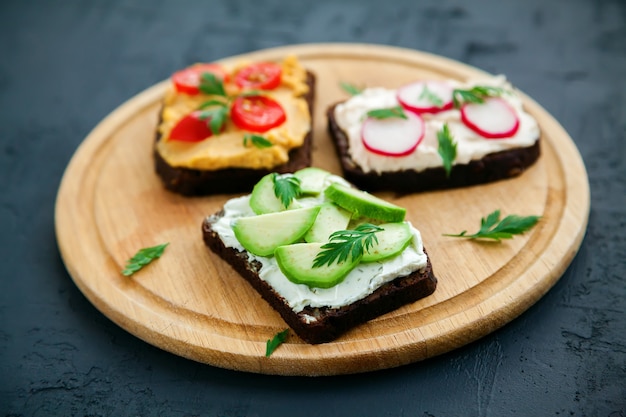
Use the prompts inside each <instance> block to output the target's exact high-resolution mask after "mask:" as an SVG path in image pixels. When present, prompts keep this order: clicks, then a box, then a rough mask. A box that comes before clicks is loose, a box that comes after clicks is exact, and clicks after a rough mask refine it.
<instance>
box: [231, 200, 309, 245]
mask: <svg viewBox="0 0 626 417" xmlns="http://www.w3.org/2000/svg"><path fill="white" fill-rule="evenodd" d="M319 211H320V207H319V206H313V207H306V208H298V209H293V210H285V211H280V212H277V213H267V214H260V215H258V216H250V217H240V218H238V219H235V220H234V221H233V223H232V228H233V232H234V233H235V237H236V238H237V240H238V241H239V242H240V243H241V245H242V246H243V247H244V248H245V249H246V250H247V251H248V252H250V253H253V254H254V255H257V256H271V255H273V254H274V250H275V249H276V248H277V247H279V246H282V245H288V244H290V243H294V242H297V241H299V240H300V239H302V237H303V236H304V234H305V233H306V232H307V230H309V229H310V228H311V226H312V225H313V223H314V222H315V219H316V217H317V215H318V213H319Z"/></svg>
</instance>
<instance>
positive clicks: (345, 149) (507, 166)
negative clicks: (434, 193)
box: [326, 103, 540, 194]
mask: <svg viewBox="0 0 626 417" xmlns="http://www.w3.org/2000/svg"><path fill="white" fill-rule="evenodd" d="M339 104H340V103H335V104H333V105H331V106H330V107H329V108H328V110H327V112H326V116H327V120H328V133H329V134H330V137H331V139H332V142H333V144H334V147H335V150H336V152H337V155H338V157H339V161H340V164H341V168H342V170H343V174H344V177H345V178H346V180H348V181H350V182H351V183H353V184H355V185H356V186H358V187H359V188H362V189H364V190H368V191H394V192H397V193H401V194H405V193H414V192H422V191H431V190H442V189H450V188H458V187H466V186H471V185H477V184H484V183H488V182H493V181H498V180H502V179H506V178H512V177H515V176H518V175H520V174H521V173H523V172H524V171H525V170H526V169H527V168H528V167H530V166H531V165H532V164H534V163H535V162H536V161H537V159H538V158H539V155H540V141H539V140H537V141H535V142H534V144H533V145H531V146H528V147H520V148H514V149H509V150H503V151H499V152H493V153H490V154H487V155H485V156H484V157H482V158H480V159H475V160H471V161H469V162H468V163H466V164H455V165H454V167H453V169H452V170H451V172H450V175H449V176H448V175H447V174H446V171H445V169H444V168H443V166H441V167H433V168H426V169H424V170H421V171H416V170H411V169H403V170H397V171H383V172H376V171H368V172H366V171H364V170H363V169H362V168H361V167H360V166H359V165H358V164H357V163H356V162H355V161H354V160H353V159H352V157H351V155H350V144H349V140H348V137H347V135H346V132H345V131H344V130H342V128H341V127H340V126H339V124H338V122H337V119H336V117H335V107H336V106H337V105H339Z"/></svg>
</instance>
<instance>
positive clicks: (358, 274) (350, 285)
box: [212, 177, 427, 321]
mask: <svg viewBox="0 0 626 417" xmlns="http://www.w3.org/2000/svg"><path fill="white" fill-rule="evenodd" d="M337 178H339V177H337ZM322 199H323V196H320V197H318V198H310V199H303V200H300V202H301V204H303V205H308V204H319V203H320V202H322V201H323V200H322ZM249 201H250V196H249V195H248V196H243V197H238V198H234V199H231V200H229V201H228V202H226V204H225V205H224V215H223V217H222V218H220V219H219V220H218V221H217V222H215V223H214V224H213V226H212V227H213V230H214V231H215V232H217V233H218V235H219V236H220V238H221V239H222V242H224V245H225V246H226V247H229V248H234V249H237V250H239V251H244V248H243V246H242V245H241V244H240V243H239V241H238V240H237V238H236V237H235V234H234V232H233V229H232V227H231V222H232V221H233V220H234V219H236V218H238V217H246V216H253V215H254V212H253V211H252V209H251V208H250V204H249ZM409 225H410V224H409ZM410 226H411V225H410ZM411 230H412V233H413V240H412V242H411V244H410V245H409V246H408V247H407V248H406V249H405V250H404V252H402V253H401V254H400V255H398V256H396V257H394V258H391V259H388V260H385V261H380V262H369V263H361V264H359V265H358V266H357V267H356V268H355V269H353V270H352V271H351V272H350V273H349V274H348V276H346V278H345V279H344V280H343V281H342V282H341V283H339V284H337V285H335V286H334V287H332V288H312V287H309V286H307V285H303V284H295V283H293V282H291V281H289V279H287V277H286V276H285V275H284V274H283V273H282V272H281V270H280V268H279V267H278V263H277V262H276V259H275V258H274V257H261V256H255V255H253V254H251V253H249V252H248V259H249V260H250V261H252V260H256V261H258V262H260V263H261V265H262V266H261V269H260V271H259V276H260V278H261V279H262V280H264V281H265V282H267V283H268V284H269V285H271V286H272V288H273V289H274V290H275V291H276V292H277V293H278V294H280V296H281V297H283V298H284V299H285V301H286V302H287V303H288V304H289V306H290V307H291V309H292V310H293V311H294V312H296V313H299V312H300V311H302V310H303V309H304V308H305V307H307V306H311V307H331V308H337V307H342V306H346V305H349V304H352V303H353V302H355V301H358V300H360V299H362V298H364V297H366V296H368V295H369V294H371V293H372V292H374V291H375V290H376V289H377V288H379V287H380V286H382V285H383V284H385V283H387V282H389V281H392V280H393V279H394V278H396V277H400V276H406V275H409V274H410V273H411V272H414V271H416V270H420V269H422V268H424V267H425V266H426V263H427V256H426V254H425V253H424V249H423V244H422V238H421V235H420V232H419V231H418V230H417V229H415V228H414V227H413V226H411ZM309 320H310V321H314V320H315V318H314V317H309Z"/></svg>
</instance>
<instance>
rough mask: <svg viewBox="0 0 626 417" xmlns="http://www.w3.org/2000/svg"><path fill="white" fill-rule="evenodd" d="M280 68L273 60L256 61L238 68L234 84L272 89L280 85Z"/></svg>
mask: <svg viewBox="0 0 626 417" xmlns="http://www.w3.org/2000/svg"><path fill="white" fill-rule="evenodd" d="M282 72H283V70H282V68H281V66H280V65H278V64H275V63H273V62H258V63H255V64H251V65H248V66H247V67H244V68H242V69H240V70H239V71H238V72H237V74H235V84H237V85H238V86H239V87H240V88H248V89H258V90H273V89H274V88H276V87H278V86H279V85H280V80H281V75H282Z"/></svg>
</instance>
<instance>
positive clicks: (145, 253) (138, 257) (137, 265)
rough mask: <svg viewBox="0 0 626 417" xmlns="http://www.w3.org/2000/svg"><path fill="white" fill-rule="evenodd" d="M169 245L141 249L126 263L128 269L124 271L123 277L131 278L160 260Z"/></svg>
mask: <svg viewBox="0 0 626 417" xmlns="http://www.w3.org/2000/svg"><path fill="white" fill-rule="evenodd" d="M167 245H169V243H164V244H162V245H157V246H152V247H149V248H143V249H140V250H139V251H138V252H137V253H136V254H135V256H133V257H132V258H130V259H129V260H128V261H126V268H125V269H124V270H123V271H122V275H124V276H127V277H129V276H131V275H132V274H134V273H135V272H137V271H139V270H140V269H141V268H143V267H144V266H146V265H148V264H149V263H150V262H152V261H154V260H155V259H157V258H160V257H161V255H163V251H165V248H166V246H167Z"/></svg>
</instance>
